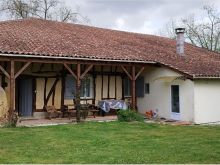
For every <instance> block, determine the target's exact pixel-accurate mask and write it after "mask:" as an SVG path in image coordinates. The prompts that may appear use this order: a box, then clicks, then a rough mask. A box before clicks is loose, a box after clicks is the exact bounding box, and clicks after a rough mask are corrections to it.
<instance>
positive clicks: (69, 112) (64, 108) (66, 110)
mask: <svg viewBox="0 0 220 165" xmlns="http://www.w3.org/2000/svg"><path fill="white" fill-rule="evenodd" d="M61 111H62V113H63V117H65V114H67V116H68V117H69V119H70V118H71V116H72V114H76V110H75V109H69V108H68V106H67V105H64V106H62V108H61Z"/></svg>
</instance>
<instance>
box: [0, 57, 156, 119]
mask: <svg viewBox="0 0 220 165" xmlns="http://www.w3.org/2000/svg"><path fill="white" fill-rule="evenodd" d="M147 65H152V63H149V64H143V63H141V62H135V63H132V62H121V61H116V60H115V61H114V60H113V61H112V60H110V61H108V60H100V61H99V60H76V59H65V58H54V59H49V58H36V57H33V58H30V57H29V58H18V57H16V58H12V57H10V58H3V57H1V58H0V82H1V83H0V84H1V87H2V88H3V89H4V90H5V92H6V95H7V100H8V105H9V111H8V112H9V113H8V114H9V115H8V118H9V121H11V120H13V116H14V114H15V113H17V114H18V115H19V116H20V117H28V116H29V117H33V118H36V119H37V118H39V119H42V118H46V117H47V112H46V107H47V106H54V108H55V109H56V110H57V111H61V112H62V111H63V107H68V109H75V112H76V113H75V116H74V117H76V118H75V119H76V121H77V122H80V120H81V114H80V111H81V105H82V104H90V105H94V106H98V104H99V101H101V100H122V101H124V102H125V103H126V104H127V105H128V108H131V109H133V110H137V100H136V99H137V96H141V95H142V91H143V88H144V79H143V78H142V77H140V75H141V73H142V72H143V71H144V69H145V67H146V66H147ZM141 86H143V88H142V87H141ZM111 115H112V114H111Z"/></svg>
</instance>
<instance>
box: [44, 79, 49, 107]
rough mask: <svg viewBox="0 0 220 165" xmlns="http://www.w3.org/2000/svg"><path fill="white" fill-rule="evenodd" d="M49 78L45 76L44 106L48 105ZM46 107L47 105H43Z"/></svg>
mask: <svg viewBox="0 0 220 165" xmlns="http://www.w3.org/2000/svg"><path fill="white" fill-rule="evenodd" d="M47 80H48V78H47V77H45V79H44V106H45V105H46V99H47V94H46V93H47ZM43 108H44V109H45V107H43Z"/></svg>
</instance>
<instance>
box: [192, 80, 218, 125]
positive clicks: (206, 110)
mask: <svg viewBox="0 0 220 165" xmlns="http://www.w3.org/2000/svg"><path fill="white" fill-rule="evenodd" d="M194 93H195V98H194V100H195V107H194V109H195V114H194V115H195V123H198V124H199V123H209V122H220V80H211V79H210V80H195V91H194Z"/></svg>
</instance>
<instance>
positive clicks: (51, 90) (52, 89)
mask: <svg viewBox="0 0 220 165" xmlns="http://www.w3.org/2000/svg"><path fill="white" fill-rule="evenodd" d="M58 81H59V78H56V80H55V81H54V83H53V85H52V87H51V89H50V91H49V93H48V95H47V97H46V101H45V103H44V107H45V106H47V103H48V101H49V99H50V96H51V95H52V93H53V92H54V90H55V89H56V85H57V83H58Z"/></svg>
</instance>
